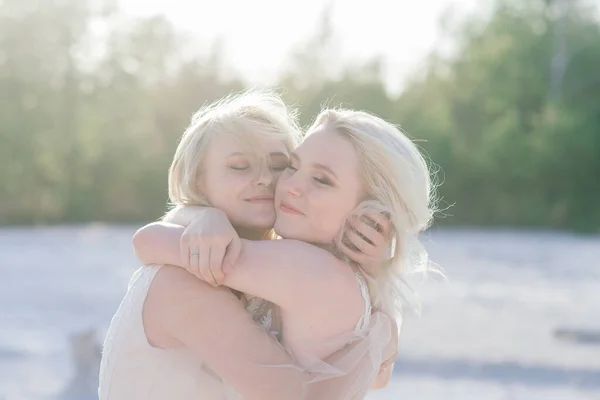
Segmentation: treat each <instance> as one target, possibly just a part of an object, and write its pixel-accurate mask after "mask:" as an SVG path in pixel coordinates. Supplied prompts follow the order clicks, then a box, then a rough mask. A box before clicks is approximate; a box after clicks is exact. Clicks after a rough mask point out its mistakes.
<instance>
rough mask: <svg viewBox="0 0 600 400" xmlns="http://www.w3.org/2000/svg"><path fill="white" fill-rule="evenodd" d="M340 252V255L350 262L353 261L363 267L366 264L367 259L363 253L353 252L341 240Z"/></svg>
mask: <svg viewBox="0 0 600 400" xmlns="http://www.w3.org/2000/svg"><path fill="white" fill-rule="evenodd" d="M339 248H340V251H341V252H342V254H344V255H345V256H346V257H348V258H349V259H350V260H352V261H354V262H355V263H358V264H361V265H365V264H367V261H368V259H367V257H366V255H365V254H364V253H361V252H360V251H357V250H354V249H352V248H350V247H349V246H348V245H347V244H346V243H345V241H344V240H342V242H341V243H340V246H339Z"/></svg>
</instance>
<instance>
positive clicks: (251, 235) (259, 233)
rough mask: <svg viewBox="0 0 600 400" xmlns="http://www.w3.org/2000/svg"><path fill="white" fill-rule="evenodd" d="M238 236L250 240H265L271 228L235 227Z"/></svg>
mask: <svg viewBox="0 0 600 400" xmlns="http://www.w3.org/2000/svg"><path fill="white" fill-rule="evenodd" d="M235 230H236V232H237V234H238V236H239V237H240V238H242V239H248V240H263V239H266V238H267V233H269V231H270V229H248V228H235Z"/></svg>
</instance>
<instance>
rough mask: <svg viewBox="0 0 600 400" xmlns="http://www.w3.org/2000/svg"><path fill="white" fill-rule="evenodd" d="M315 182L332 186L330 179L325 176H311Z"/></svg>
mask: <svg viewBox="0 0 600 400" xmlns="http://www.w3.org/2000/svg"><path fill="white" fill-rule="evenodd" d="M313 179H314V180H315V181H316V182H318V183H320V184H321V185H326V186H333V184H332V183H331V181H330V180H329V179H327V178H316V177H315V178H313Z"/></svg>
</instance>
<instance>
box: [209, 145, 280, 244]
mask: <svg viewBox="0 0 600 400" xmlns="http://www.w3.org/2000/svg"><path fill="white" fill-rule="evenodd" d="M288 154H289V153H288V151H287V148H286V146H285V143H284V141H282V140H274V139H265V138H260V137H259V138H257V139H256V140H254V141H253V143H252V149H248V148H247V146H244V145H243V144H242V143H240V141H239V140H235V139H234V138H232V137H228V136H226V135H220V136H217V137H215V138H214V139H213V140H212V142H211V144H210V145H209V147H208V149H207V151H206V157H205V159H204V162H203V170H202V184H203V186H204V188H205V193H206V196H207V198H208V201H209V204H211V206H213V207H216V208H219V209H221V210H222V211H224V212H225V214H227V216H228V217H229V220H230V221H231V224H232V225H233V226H234V227H236V228H237V229H243V230H251V231H263V232H264V231H265V230H268V229H271V228H272V227H273V223H274V222H275V209H274V206H273V199H274V188H275V183H276V181H277V179H278V178H279V175H280V174H281V172H282V171H283V170H284V169H285V168H286V166H287V165H288ZM249 156H251V157H252V159H254V160H260V162H259V163H257V162H251V160H250V158H249Z"/></svg>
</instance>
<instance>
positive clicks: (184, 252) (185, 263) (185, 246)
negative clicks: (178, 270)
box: [179, 236, 190, 271]
mask: <svg viewBox="0 0 600 400" xmlns="http://www.w3.org/2000/svg"><path fill="white" fill-rule="evenodd" d="M187 239H188V238H187V236H181V240H180V241H179V258H181V266H182V267H183V268H184V269H186V270H188V271H189V270H190V243H189V241H188V240H187Z"/></svg>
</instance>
